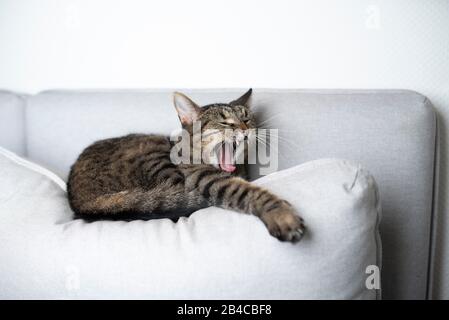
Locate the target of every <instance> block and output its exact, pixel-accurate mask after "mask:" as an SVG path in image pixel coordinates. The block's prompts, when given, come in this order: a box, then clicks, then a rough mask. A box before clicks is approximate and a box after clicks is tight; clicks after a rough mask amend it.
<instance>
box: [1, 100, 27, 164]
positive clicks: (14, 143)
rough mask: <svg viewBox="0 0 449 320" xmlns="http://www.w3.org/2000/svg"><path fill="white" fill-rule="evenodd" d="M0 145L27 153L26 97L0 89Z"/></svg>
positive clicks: (21, 153) (22, 153)
mask: <svg viewBox="0 0 449 320" xmlns="http://www.w3.org/2000/svg"><path fill="white" fill-rule="evenodd" d="M0 146H2V147H5V148H7V149H9V150H11V151H14V152H16V153H18V154H20V155H25V97H23V96H19V95H16V94H14V93H12V92H8V91H0Z"/></svg>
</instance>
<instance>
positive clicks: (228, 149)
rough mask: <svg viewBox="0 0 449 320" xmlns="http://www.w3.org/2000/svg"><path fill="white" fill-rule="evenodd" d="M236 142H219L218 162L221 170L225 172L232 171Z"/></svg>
mask: <svg viewBox="0 0 449 320" xmlns="http://www.w3.org/2000/svg"><path fill="white" fill-rule="evenodd" d="M236 148H237V144H236V143H235V142H233V143H228V142H224V143H222V144H221V146H220V148H219V151H218V162H219V165H220V168H221V170H223V171H226V172H234V171H235V169H236V166H235V150H236Z"/></svg>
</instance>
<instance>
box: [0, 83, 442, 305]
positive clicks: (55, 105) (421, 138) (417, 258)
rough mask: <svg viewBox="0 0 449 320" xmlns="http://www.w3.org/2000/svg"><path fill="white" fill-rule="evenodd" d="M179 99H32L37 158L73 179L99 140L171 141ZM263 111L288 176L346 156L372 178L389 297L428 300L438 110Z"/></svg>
mask: <svg viewBox="0 0 449 320" xmlns="http://www.w3.org/2000/svg"><path fill="white" fill-rule="evenodd" d="M171 91H172V90H153V91H151V90H150V91H143V90H141V91H133V90H121V91H47V92H44V93H41V94H38V95H35V96H32V97H30V98H29V99H28V102H27V107H26V117H25V118H26V130H25V132H26V149H27V152H28V153H27V155H28V157H29V158H31V159H32V160H34V161H36V162H38V163H41V164H43V165H45V166H47V167H48V168H50V169H52V170H54V171H55V172H57V173H59V174H60V175H62V176H63V177H64V178H65V177H66V176H67V173H68V170H69V167H70V165H71V164H72V163H73V162H74V161H75V159H76V157H77V156H78V154H79V153H80V152H81V150H82V149H83V148H85V147H86V146H87V145H88V144H90V143H92V142H93V141H95V140H98V139H102V138H106V137H113V136H119V135H123V134H127V133H131V132H148V133H150V132H151V133H165V134H169V133H170V132H171V131H172V130H173V129H176V128H178V127H179V124H178V119H177V116H176V114H175V111H174V108H173V106H172V102H171V100H172V99H171ZM243 92H244V90H243V89H242V90H185V93H187V94H188V95H190V96H191V97H192V98H193V99H194V100H196V101H197V102H198V103H200V104H207V103H212V102H220V101H222V102H226V101H230V100H232V99H234V98H236V97H237V96H239V95H240V94H242V93H243ZM253 105H254V110H255V111H257V115H258V118H259V120H261V121H265V123H264V127H266V128H278V129H280V131H279V135H280V136H281V139H280V140H279V151H280V156H279V169H284V168H288V167H291V166H294V165H296V164H300V163H302V162H305V161H308V160H312V159H317V158H322V157H339V158H346V159H350V160H353V161H356V162H359V163H361V164H362V165H363V166H364V167H365V168H367V169H368V170H369V171H371V172H372V174H373V175H374V176H375V178H376V180H377V182H378V184H379V187H380V193H381V199H382V206H383V220H382V223H381V236H382V242H383V270H382V289H383V297H384V298H387V299H388V298H399V299H424V298H425V297H426V295H427V290H428V284H429V282H428V277H429V273H428V270H429V267H430V259H429V256H430V246H431V240H430V239H431V222H432V204H433V201H432V199H433V184H434V164H435V149H436V146H435V140H436V117H435V112H434V110H433V108H432V107H431V104H430V102H429V101H428V100H427V99H426V98H425V97H423V96H422V95H420V94H417V93H415V92H411V91H398V90H372V91H369V90H356V91H353V90H255V91H254V93H253ZM0 110H1V109H0ZM2 142H3V141H1V140H0V143H2ZM252 172H253V176H254V172H255V171H252ZM335 241H338V239H335ZM354 254H358V253H356V252H355V253H354ZM329 267H330V268H331V267H332V266H329ZM299 272H300V270H299Z"/></svg>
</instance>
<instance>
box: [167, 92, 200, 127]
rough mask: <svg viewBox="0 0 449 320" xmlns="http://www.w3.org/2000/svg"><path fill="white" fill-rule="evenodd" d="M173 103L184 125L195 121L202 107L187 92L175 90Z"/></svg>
mask: <svg viewBox="0 0 449 320" xmlns="http://www.w3.org/2000/svg"><path fill="white" fill-rule="evenodd" d="M173 103H174V105H175V108H176V112H178V117H179V120H181V123H182V124H183V125H192V123H193V122H194V121H196V120H198V117H199V114H200V109H201V108H200V107H199V106H198V105H197V104H196V103H195V102H193V101H192V100H191V99H190V98H189V97H187V96H186V95H185V94H183V93H180V92H174V93H173Z"/></svg>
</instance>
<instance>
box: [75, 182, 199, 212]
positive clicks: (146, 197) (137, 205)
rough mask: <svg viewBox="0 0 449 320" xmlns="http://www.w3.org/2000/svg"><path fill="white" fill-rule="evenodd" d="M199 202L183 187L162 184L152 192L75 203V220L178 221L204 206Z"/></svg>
mask: <svg viewBox="0 0 449 320" xmlns="http://www.w3.org/2000/svg"><path fill="white" fill-rule="evenodd" d="M204 206H205V205H204V203H201V201H200V200H199V199H196V198H193V197H187V195H186V194H185V192H184V187H183V186H179V187H177V186H173V185H165V184H161V185H158V186H156V187H154V188H152V189H149V190H143V189H133V190H126V191H121V192H116V193H110V194H102V195H97V196H96V197H93V198H92V199H91V200H89V201H84V202H82V203H79V204H77V203H76V202H74V203H73V207H72V208H73V209H74V211H75V213H76V217H78V218H83V219H86V220H97V219H113V220H116V219H118V220H133V219H145V220H148V219H159V218H172V219H176V218H179V217H181V216H188V215H189V214H191V213H192V212H194V211H195V210H198V209H200V208H202V207H204Z"/></svg>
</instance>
